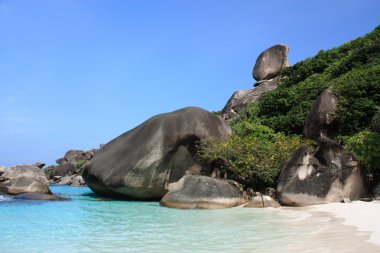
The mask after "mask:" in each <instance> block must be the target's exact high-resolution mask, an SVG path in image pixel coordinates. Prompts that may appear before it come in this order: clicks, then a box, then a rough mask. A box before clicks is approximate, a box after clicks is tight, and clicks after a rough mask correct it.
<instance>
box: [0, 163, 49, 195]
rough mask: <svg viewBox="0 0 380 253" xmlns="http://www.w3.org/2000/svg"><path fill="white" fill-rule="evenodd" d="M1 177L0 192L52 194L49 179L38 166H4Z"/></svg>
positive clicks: (0, 172)
mask: <svg viewBox="0 0 380 253" xmlns="http://www.w3.org/2000/svg"><path fill="white" fill-rule="evenodd" d="M0 177H1V179H0V194H10V195H16V194H22V193H43V194H51V191H50V188H49V181H48V180H47V178H46V176H45V173H44V171H43V170H41V169H40V168H38V167H37V166H34V165H26V164H22V165H16V166H14V167H2V168H1V170H0Z"/></svg>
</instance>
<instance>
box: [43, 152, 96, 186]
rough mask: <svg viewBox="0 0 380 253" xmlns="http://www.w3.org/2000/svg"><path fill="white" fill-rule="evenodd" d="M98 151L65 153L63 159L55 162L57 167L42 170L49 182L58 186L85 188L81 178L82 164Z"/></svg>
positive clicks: (52, 166)
mask: <svg viewBox="0 0 380 253" xmlns="http://www.w3.org/2000/svg"><path fill="white" fill-rule="evenodd" d="M98 151H99V149H91V150H89V151H84V150H75V149H71V150H69V151H67V152H66V153H65V155H64V157H62V158H59V159H57V160H56V162H57V163H58V166H54V165H51V166H48V167H45V168H44V171H45V173H46V176H47V178H48V179H49V182H50V183H51V184H58V185H72V186H85V185H86V184H85V182H84V180H83V178H82V176H81V174H82V170H83V168H84V164H85V163H86V162H88V161H89V160H90V159H91V158H92V157H93V156H94V154H95V153H96V152H98Z"/></svg>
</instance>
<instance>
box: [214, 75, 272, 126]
mask: <svg viewBox="0 0 380 253" xmlns="http://www.w3.org/2000/svg"><path fill="white" fill-rule="evenodd" d="M276 88H277V79H272V80H269V81H263V82H260V84H258V86H257V87H256V88H254V89H247V90H240V91H235V93H234V94H232V96H231V97H230V99H229V100H228V102H227V104H226V105H225V106H224V108H223V110H222V115H223V118H224V119H225V120H228V119H232V118H234V117H235V116H238V115H239V110H240V109H241V108H243V107H244V106H246V105H248V104H252V103H255V102H257V101H258V100H259V98H260V97H261V96H262V95H263V94H264V93H266V92H268V91H271V90H274V89H276Z"/></svg>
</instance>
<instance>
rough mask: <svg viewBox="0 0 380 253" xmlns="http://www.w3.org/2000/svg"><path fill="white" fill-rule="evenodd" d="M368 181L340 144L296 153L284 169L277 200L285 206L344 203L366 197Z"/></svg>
mask: <svg viewBox="0 0 380 253" xmlns="http://www.w3.org/2000/svg"><path fill="white" fill-rule="evenodd" d="M366 192H367V191H366V184H365V178H364V175H363V174H362V171H361V168H360V165H359V163H358V162H357V160H356V159H355V157H354V156H353V155H352V154H350V153H348V152H346V151H345V150H344V149H343V148H342V147H341V146H340V145H338V144H336V143H324V144H320V145H319V147H318V149H317V150H316V151H310V150H309V148H308V147H307V146H303V147H301V148H299V149H298V150H296V151H295V152H294V153H293V155H292V157H291V158H290V160H289V161H288V162H287V163H286V164H285V166H284V167H283V168H282V171H281V174H280V177H279V182H278V185H277V199H278V200H279V201H280V203H281V204H283V205H289V206H306V205H315V204H324V203H332V202H341V201H342V200H343V199H344V198H349V199H351V200H355V199H358V198H360V197H362V196H365V195H366Z"/></svg>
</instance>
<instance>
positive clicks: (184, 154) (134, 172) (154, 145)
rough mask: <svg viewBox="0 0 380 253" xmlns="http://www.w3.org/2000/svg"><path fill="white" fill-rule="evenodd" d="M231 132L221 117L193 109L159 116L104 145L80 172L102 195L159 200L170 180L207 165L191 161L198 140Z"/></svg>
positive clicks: (197, 170)
mask: <svg viewBox="0 0 380 253" xmlns="http://www.w3.org/2000/svg"><path fill="white" fill-rule="evenodd" d="M230 134H231V129H230V127H229V126H228V124H227V123H226V122H225V121H224V120H222V119H221V118H220V117H218V116H216V115H214V114H212V113H210V112H208V111H205V110H203V109H200V108H197V107H187V108H184V109H181V110H178V111H174V112H171V113H165V114H160V115H157V116H155V117H152V118H150V119H149V120H147V121H146V122H144V123H142V124H141V125H139V126H138V127H136V128H134V129H132V130H130V131H128V132H126V133H124V134H122V135H121V136H119V137H117V138H115V139H114V140H112V141H111V142H109V143H108V144H106V145H105V146H104V147H103V148H102V149H101V150H100V151H99V152H97V153H96V154H95V155H94V157H93V158H92V159H91V160H90V161H89V162H87V164H86V165H85V169H84V171H83V174H82V176H83V179H84V180H85V182H86V183H87V185H88V186H89V187H90V188H91V189H92V190H93V191H95V192H96V193H98V194H100V195H105V196H114V197H124V198H134V199H144V200H148V199H154V200H159V199H161V198H162V197H163V196H164V195H165V194H166V193H167V191H168V189H167V186H168V184H169V183H172V182H176V181H178V180H179V179H180V178H182V177H183V176H184V175H187V174H189V175H198V174H200V173H201V171H202V170H207V169H208V167H207V166H205V165H204V164H202V163H200V162H198V161H196V159H194V156H195V155H196V152H197V146H196V142H197V141H198V140H200V139H204V138H207V137H216V138H223V137H227V136H228V135H230ZM206 173H207V172H206Z"/></svg>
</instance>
